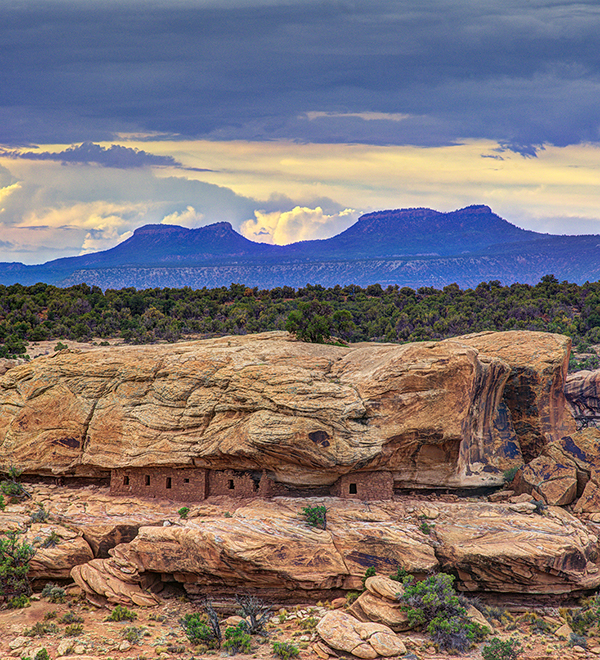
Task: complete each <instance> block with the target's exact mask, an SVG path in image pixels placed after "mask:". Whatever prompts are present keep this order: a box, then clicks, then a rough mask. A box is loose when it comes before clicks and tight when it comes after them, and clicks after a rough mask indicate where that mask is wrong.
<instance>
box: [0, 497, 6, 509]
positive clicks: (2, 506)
mask: <svg viewBox="0 0 600 660" xmlns="http://www.w3.org/2000/svg"><path fill="white" fill-rule="evenodd" d="M5 509H6V501H5V500H4V495H0V511H4V510H5Z"/></svg>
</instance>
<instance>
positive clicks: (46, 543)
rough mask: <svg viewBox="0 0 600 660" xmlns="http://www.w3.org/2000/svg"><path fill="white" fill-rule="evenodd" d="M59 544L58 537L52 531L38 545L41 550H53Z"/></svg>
mask: <svg viewBox="0 0 600 660" xmlns="http://www.w3.org/2000/svg"><path fill="white" fill-rule="evenodd" d="M59 543H60V536H59V535H58V534H57V533H56V532H55V531H52V532H50V534H48V536H47V537H46V538H45V539H44V540H43V541H42V542H41V543H40V547H42V548H55V547H56V546H57V545H58V544H59Z"/></svg>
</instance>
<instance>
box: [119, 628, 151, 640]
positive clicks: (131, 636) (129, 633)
mask: <svg viewBox="0 0 600 660" xmlns="http://www.w3.org/2000/svg"><path fill="white" fill-rule="evenodd" d="M148 634H149V633H148V632H147V630H146V628H136V627H135V626H129V627H128V628H125V630H124V631H123V637H124V638H125V639H126V640H127V641H128V642H129V643H130V644H141V643H142V640H143V639H144V637H145V636H146V635H148Z"/></svg>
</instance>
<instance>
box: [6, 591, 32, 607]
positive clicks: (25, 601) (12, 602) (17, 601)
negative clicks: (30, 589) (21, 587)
mask: <svg viewBox="0 0 600 660" xmlns="http://www.w3.org/2000/svg"><path fill="white" fill-rule="evenodd" d="M7 606H8V607H9V608H10V609H11V610H20V609H21V608H23V607H30V606H31V601H30V600H29V596H26V595H25V594H21V595H20V596H13V597H12V598H10V599H9V601H8V603H7Z"/></svg>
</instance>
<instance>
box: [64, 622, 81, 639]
mask: <svg viewBox="0 0 600 660" xmlns="http://www.w3.org/2000/svg"><path fill="white" fill-rule="evenodd" d="M82 633H83V626H82V625H81V624H80V623H70V624H69V625H68V626H67V627H66V628H65V637H79V635H81V634H82Z"/></svg>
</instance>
